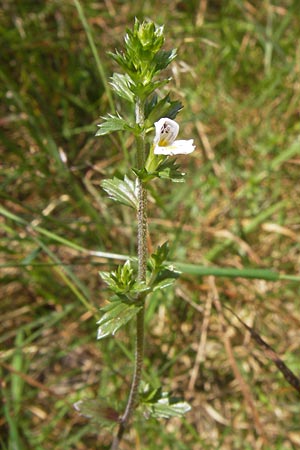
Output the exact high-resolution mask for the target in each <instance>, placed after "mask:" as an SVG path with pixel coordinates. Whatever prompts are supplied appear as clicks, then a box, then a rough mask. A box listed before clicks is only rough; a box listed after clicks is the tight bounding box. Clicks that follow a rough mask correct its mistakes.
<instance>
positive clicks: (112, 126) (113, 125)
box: [96, 114, 132, 136]
mask: <svg viewBox="0 0 300 450" xmlns="http://www.w3.org/2000/svg"><path fill="white" fill-rule="evenodd" d="M103 120H104V122H103V123H100V124H99V125H97V126H98V127H99V130H98V131H97V133H96V136H104V135H105V134H109V133H113V132H114V131H125V130H131V129H132V127H131V126H130V125H128V123H127V122H126V120H124V119H122V117H120V116H119V115H117V116H114V115H113V114H108V115H107V116H105V117H103Z"/></svg>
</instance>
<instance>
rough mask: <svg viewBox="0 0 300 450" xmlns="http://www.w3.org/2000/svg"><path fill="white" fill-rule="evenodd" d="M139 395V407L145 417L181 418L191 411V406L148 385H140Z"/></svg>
mask: <svg viewBox="0 0 300 450" xmlns="http://www.w3.org/2000/svg"><path fill="white" fill-rule="evenodd" d="M142 389H143V391H142V392H141V393H140V396H139V399H140V405H141V406H142V409H143V411H144V413H145V415H146V417H147V416H148V417H150V416H151V417H154V418H164V419H169V418H170V417H182V416H183V415H184V414H186V413H187V412H188V411H190V410H191V406H190V405H189V404H188V403H187V402H185V401H184V400H182V399H179V398H177V397H171V395H170V394H169V393H168V392H162V390H161V388H160V387H159V388H151V387H150V386H149V385H148V384H145V385H144V386H143V385H142Z"/></svg>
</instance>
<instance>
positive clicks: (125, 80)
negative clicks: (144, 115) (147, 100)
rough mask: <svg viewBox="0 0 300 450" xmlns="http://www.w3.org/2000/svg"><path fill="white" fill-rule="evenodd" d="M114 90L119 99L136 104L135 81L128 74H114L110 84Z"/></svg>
mask: <svg viewBox="0 0 300 450" xmlns="http://www.w3.org/2000/svg"><path fill="white" fill-rule="evenodd" d="M110 84H111V86H112V88H113V90H114V91H115V93H116V94H117V95H119V97H122V98H124V99H125V100H128V101H129V102H131V103H133V102H134V94H133V92H134V90H133V88H134V86H135V83H134V81H133V80H132V79H131V78H130V76H129V75H127V74H124V75H123V74H120V73H114V74H113V76H112V78H111V82H110Z"/></svg>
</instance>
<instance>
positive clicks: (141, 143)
mask: <svg viewBox="0 0 300 450" xmlns="http://www.w3.org/2000/svg"><path fill="white" fill-rule="evenodd" d="M136 123H137V124H138V125H140V126H141V127H143V125H144V103H143V102H142V101H141V100H139V99H138V100H137V103H136ZM144 165H145V136H144V132H142V133H141V135H140V136H138V137H137V166H138V169H142V168H143V167H144ZM137 221H138V231H137V241H138V281H140V282H143V281H146V269H147V255H148V252H147V190H146V189H145V187H144V186H143V182H142V180H139V183H138V213H137ZM137 301H138V302H140V303H141V304H142V308H141V309H140V311H139V312H138V314H137V316H136V341H135V365H134V373H133V378H132V383H131V389H130V393H129V397H128V401H127V405H126V408H125V412H124V414H123V416H122V418H121V421H120V425H119V429H118V433H117V435H116V436H115V438H114V440H113V443H112V446H111V450H117V449H118V448H119V444H120V442H121V440H122V437H123V434H124V431H125V429H126V427H127V425H128V422H129V420H130V418H131V416H132V414H133V412H134V409H135V407H136V405H137V398H138V390H139V385H140V381H141V376H142V368H143V359H144V316H145V297H144V294H141V295H140V298H138V299H137Z"/></svg>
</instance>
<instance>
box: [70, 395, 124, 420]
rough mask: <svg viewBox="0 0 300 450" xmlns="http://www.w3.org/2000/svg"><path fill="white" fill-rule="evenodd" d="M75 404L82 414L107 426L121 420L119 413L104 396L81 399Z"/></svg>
mask: <svg viewBox="0 0 300 450" xmlns="http://www.w3.org/2000/svg"><path fill="white" fill-rule="evenodd" d="M73 406H74V408H75V409H76V411H78V412H79V414H80V415H82V416H84V417H87V418H88V419H91V420H92V421H93V422H97V423H100V424H101V425H103V426H105V427H111V426H114V425H115V424H116V423H118V422H119V420H120V416H119V413H118V412H117V411H116V410H115V409H114V408H112V407H111V406H110V405H109V404H108V403H107V399H104V398H100V399H85V400H79V401H78V402H76V403H74V405H73Z"/></svg>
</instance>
